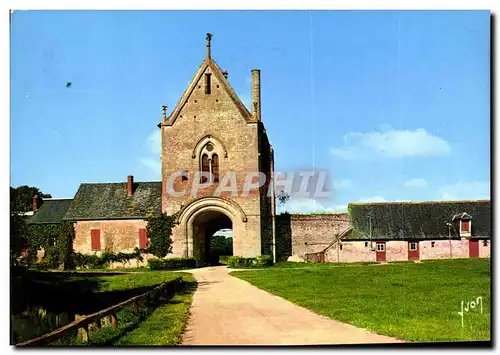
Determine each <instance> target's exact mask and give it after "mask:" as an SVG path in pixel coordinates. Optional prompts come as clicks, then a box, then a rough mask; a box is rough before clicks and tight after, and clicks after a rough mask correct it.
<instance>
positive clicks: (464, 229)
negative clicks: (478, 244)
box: [462, 221, 469, 232]
mask: <svg viewBox="0 0 500 355" xmlns="http://www.w3.org/2000/svg"><path fill="white" fill-rule="evenodd" d="M468 231H469V221H462V232H468Z"/></svg>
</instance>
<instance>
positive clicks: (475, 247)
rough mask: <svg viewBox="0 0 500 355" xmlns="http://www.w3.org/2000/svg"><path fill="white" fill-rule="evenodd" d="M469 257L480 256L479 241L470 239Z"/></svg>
mask: <svg viewBox="0 0 500 355" xmlns="http://www.w3.org/2000/svg"><path fill="white" fill-rule="evenodd" d="M469 258H479V241H478V240H477V239H476V240H474V239H469Z"/></svg>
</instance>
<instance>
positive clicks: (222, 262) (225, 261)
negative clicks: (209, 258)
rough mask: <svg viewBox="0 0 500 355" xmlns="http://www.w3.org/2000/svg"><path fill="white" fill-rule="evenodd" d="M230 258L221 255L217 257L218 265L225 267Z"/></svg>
mask: <svg viewBox="0 0 500 355" xmlns="http://www.w3.org/2000/svg"><path fill="white" fill-rule="evenodd" d="M230 257H231V256H229V255H221V256H219V264H222V265H227V264H228V259H229V258H230Z"/></svg>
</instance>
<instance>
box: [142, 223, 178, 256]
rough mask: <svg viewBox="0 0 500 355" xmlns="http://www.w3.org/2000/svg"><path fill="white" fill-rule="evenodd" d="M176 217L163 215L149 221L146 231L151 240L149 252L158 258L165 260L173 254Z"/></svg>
mask: <svg viewBox="0 0 500 355" xmlns="http://www.w3.org/2000/svg"><path fill="white" fill-rule="evenodd" d="M175 219H176V216H175V215H173V216H169V215H167V214H162V215H160V216H150V217H148V219H147V225H146V230H147V233H148V237H149V240H150V245H149V247H148V251H149V252H150V253H151V254H153V255H154V256H156V257H157V258H163V257H165V256H166V255H167V254H169V253H171V252H172V238H171V235H172V229H173V228H174V226H175V224H176V222H175Z"/></svg>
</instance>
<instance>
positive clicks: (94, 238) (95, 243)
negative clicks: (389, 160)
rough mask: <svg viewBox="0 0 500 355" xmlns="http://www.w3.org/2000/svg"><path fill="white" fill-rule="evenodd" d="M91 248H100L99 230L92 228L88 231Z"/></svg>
mask: <svg viewBox="0 0 500 355" xmlns="http://www.w3.org/2000/svg"><path fill="white" fill-rule="evenodd" d="M90 239H91V244H92V250H101V230H100V229H92V230H91V231H90Z"/></svg>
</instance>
